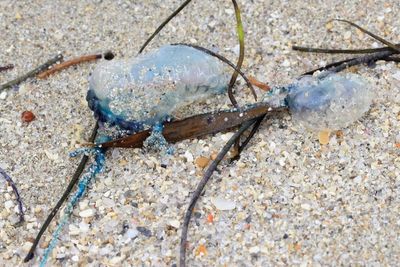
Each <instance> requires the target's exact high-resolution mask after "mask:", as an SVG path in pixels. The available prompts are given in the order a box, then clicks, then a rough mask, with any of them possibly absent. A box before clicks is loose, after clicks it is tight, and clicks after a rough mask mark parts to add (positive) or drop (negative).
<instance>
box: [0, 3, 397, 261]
mask: <svg viewBox="0 0 400 267" xmlns="http://www.w3.org/2000/svg"><path fill="white" fill-rule="evenodd" d="M181 2H183V1H177V0H167V1H161V0H154V1H105V0H104V1H102V0H93V1H86V0H85V1H49V0H40V1H11V0H0V51H1V52H0V66H3V65H7V64H14V65H15V68H14V69H13V70H10V71H5V72H0V84H3V83H5V82H7V81H9V80H11V79H14V78H16V77H17V76H19V75H21V74H23V73H25V72H27V71H29V70H31V69H32V68H34V67H36V66H38V65H40V64H42V63H44V62H45V61H47V60H48V59H50V58H52V57H54V56H55V55H56V54H57V53H62V54H63V55H64V58H65V59H70V58H73V57H77V56H80V55H86V54H93V53H102V52H105V51H107V50H111V51H113V52H114V53H115V55H116V58H120V59H122V58H132V57H135V56H136V55H137V52H138V50H139V48H140V46H141V45H142V44H143V42H144V41H145V40H146V39H147V37H148V36H149V35H150V34H151V33H152V32H153V31H154V30H155V29H156V27H157V26H158V25H159V24H160V23H161V22H162V20H163V19H164V18H166V17H167V16H168V15H169V14H170V13H172V12H173V10H174V9H175V8H177V7H178V6H179V4H180V3H181ZM238 2H239V6H240V8H241V11H242V20H243V24H244V30H245V43H246V50H245V56H246V58H245V61H244V66H243V68H242V70H243V71H244V72H245V73H247V74H249V75H252V76H254V77H256V78H257V79H258V80H260V81H263V82H266V83H268V84H269V85H270V86H282V85H285V84H289V83H290V82H292V81H293V80H294V79H295V78H296V77H298V76H299V75H301V74H302V73H304V72H306V71H309V70H312V69H314V68H316V67H320V66H324V65H326V64H328V63H330V62H333V61H338V60H342V59H344V58H347V57H349V56H348V55H347V56H346V55H326V54H311V53H300V52H295V51H292V50H291V47H292V46H293V45H302V46H311V47H324V48H371V47H374V48H375V47H381V46H382V44H380V43H379V42H378V41H376V40H374V39H372V38H371V37H369V36H367V35H366V34H364V33H362V32H361V31H359V30H357V29H355V28H352V27H351V26H349V25H347V24H344V23H340V22H335V21H334V22H328V21H329V20H330V19H334V18H341V19H347V20H350V21H352V22H355V23H357V24H359V25H361V26H363V27H365V28H366V29H368V30H370V31H371V32H373V33H375V34H377V35H379V36H382V37H383V38H385V39H387V40H389V41H391V42H393V43H399V42H400V22H399V19H398V11H399V10H400V2H399V1H395V0H392V1H372V0H365V1H355V0H346V1H338V0H333V1H329V3H328V2H322V1H297V0H295V1H270V0H265V1H264V0H254V1H238ZM305 2H307V3H305ZM235 25H236V23H235V14H234V10H233V7H232V4H231V1H227V0H226V1H211V0H204V1H199V0H193V3H190V4H189V5H188V7H187V8H186V9H184V10H183V11H182V13H181V14H179V15H178V17H176V18H175V19H174V20H172V21H171V23H170V24H168V25H167V27H166V28H165V29H164V30H163V31H162V32H161V33H160V35H158V36H157V37H156V38H155V39H154V41H153V42H152V43H151V44H150V46H149V47H148V48H146V50H145V51H150V50H152V49H155V48H157V47H160V46H161V45H163V44H169V43H179V42H185V43H192V44H196V45H201V46H204V47H207V48H210V49H213V51H217V52H219V53H221V54H222V55H224V56H225V57H227V58H229V59H230V60H232V61H233V62H236V59H237V57H238V52H239V45H238V42H237V36H236V26H235ZM95 64H96V63H85V64H81V65H78V66H75V67H71V68H68V69H67V70H64V71H62V72H59V73H57V74H54V75H52V76H50V77H49V78H47V79H43V80H39V79H29V80H27V81H25V82H23V83H21V84H20V85H19V86H17V87H15V88H13V89H9V90H6V91H5V92H0V167H1V168H3V169H4V170H5V171H6V172H7V173H8V174H9V175H10V176H11V177H12V178H13V179H14V181H15V183H16V185H17V187H18V189H19V192H20V195H21V198H22V200H23V204H24V207H25V209H26V210H25V222H24V223H23V224H22V225H17V224H16V223H17V222H18V207H17V203H16V201H15V197H14V195H13V192H12V189H11V187H10V186H8V185H7V183H6V182H5V181H4V180H3V179H0V266H37V265H38V264H39V263H40V259H41V258H42V255H43V253H44V250H45V248H46V247H47V246H48V244H49V242H50V240H51V235H52V232H53V231H54V229H55V228H56V225H57V222H58V220H59V215H57V216H56V217H55V220H54V221H53V222H52V224H51V226H50V228H49V230H48V231H46V233H45V234H44V236H43V237H42V240H41V242H40V244H39V246H38V248H37V250H36V255H35V258H34V259H33V260H32V261H31V262H29V263H27V264H24V263H23V258H24V257H25V255H26V253H27V252H28V250H29V248H30V246H31V245H32V242H33V240H34V238H35V236H36V234H37V233H38V231H39V229H40V226H41V225H42V224H43V222H44V220H45V219H46V217H47V215H48V214H49V213H50V211H51V209H52V207H53V206H54V205H55V203H56V202H57V200H58V199H59V197H60V196H61V195H62V193H63V191H64V188H65V187H66V186H67V184H68V182H69V180H70V179H71V176H72V174H73V173H74V170H75V169H76V167H77V164H78V163H79V160H80V158H79V157H78V158H71V157H70V156H69V152H71V151H74V150H75V149H76V148H79V147H80V146H81V144H84V143H86V142H87V140H88V137H89V135H90V131H91V129H92V127H93V125H94V123H95V118H94V117H93V113H92V111H91V110H90V109H89V108H88V106H87V102H86V100H85V97H86V93H87V90H88V77H89V75H90V73H91V71H92V70H93V68H94V67H95ZM349 71H351V72H353V73H357V74H359V75H361V76H362V77H363V79H365V80H366V81H368V83H370V84H371V86H372V87H373V88H374V92H375V98H374V101H373V105H372V107H371V109H370V111H369V112H368V113H367V114H365V116H363V117H362V118H361V119H360V120H357V121H356V122H355V123H353V124H351V125H350V126H348V127H347V128H344V129H342V133H343V134H342V135H333V136H332V137H331V139H330V142H329V144H328V145H321V144H320V143H319V142H318V138H317V135H316V133H313V132H309V131H306V130H304V129H303V128H302V127H300V126H299V125H298V124H297V123H296V121H294V120H292V117H291V116H290V114H282V115H281V116H278V117H274V118H271V119H269V120H268V121H264V122H263V124H262V126H261V128H260V130H259V132H258V133H257V134H256V136H255V138H254V139H253V140H252V141H251V142H250V144H249V146H248V147H247V148H246V149H245V150H244V151H243V153H242V156H241V158H240V160H239V161H236V162H234V163H232V164H229V163H228V162H227V161H224V162H223V163H222V164H221V166H220V167H219V168H218V171H217V172H216V173H215V174H214V176H213V178H212V179H211V181H210V183H209V184H208V185H207V187H206V190H205V193H204V195H203V196H202V197H201V199H200V200H199V202H198V204H197V206H196V208H195V212H194V216H193V219H192V221H191V225H190V228H189V238H188V242H189V245H188V253H187V264H188V266H330V265H342V266H396V265H398V263H399V262H400V131H399V130H400V85H399V84H400V65H399V64H398V63H393V62H383V61H378V62H377V63H376V65H375V66H373V67H372V68H369V67H367V66H364V65H361V66H357V67H355V68H352V69H351V70H349ZM235 91H236V95H237V97H238V99H239V103H240V104H241V105H243V104H245V103H251V102H254V100H253V98H252V96H251V93H250V91H249V90H248V89H247V88H246V87H245V84H244V82H243V80H240V81H239V83H238V85H237V86H236V87H235ZM257 93H258V94H259V95H260V96H261V94H262V92H261V91H257ZM216 107H217V108H226V107H229V100H228V98H227V97H226V96H220V97H217V98H216V99H214V100H212V101H211V100H210V101H206V102H204V103H202V104H201V105H197V106H194V107H193V108H192V107H191V108H190V112H191V113H201V112H205V111H210V110H213V109H215V108H216ZM27 110H29V111H32V112H33V113H34V114H35V116H36V119H35V120H33V121H32V122H30V123H25V122H22V121H21V114H22V112H24V111H27ZM231 135H232V133H219V134H215V135H210V136H205V137H202V138H199V139H194V140H185V141H183V142H179V143H177V144H174V145H173V146H174V148H175V153H174V154H173V156H171V157H170V158H169V161H168V162H167V164H166V166H161V155H160V153H158V152H148V151H143V150H141V149H112V150H110V151H108V152H107V156H106V169H105V171H104V172H103V173H101V174H100V175H98V177H97V178H96V180H95V182H94V183H92V184H91V185H90V189H89V190H88V193H87V194H86V196H85V197H84V198H83V200H82V201H80V202H79V205H77V207H76V208H75V210H74V213H73V215H72V217H71V219H70V221H69V223H68V224H67V225H66V226H65V227H64V230H63V231H62V233H61V235H60V238H59V239H60V240H59V242H58V245H57V246H56V248H55V249H54V250H53V252H52V254H51V256H50V258H49V261H48V264H47V266H176V265H177V264H178V258H179V240H180V233H181V225H182V219H183V215H184V212H185V211H186V209H187V206H188V203H189V200H190V195H191V192H193V190H194V189H195V187H196V185H197V183H198V182H199V180H200V179H201V178H202V175H203V173H204V169H203V168H201V167H200V166H199V164H198V162H199V161H198V159H199V158H207V159H208V158H210V157H212V156H213V155H215V154H216V153H218V151H219V149H221V147H222V146H223V145H224V143H225V142H226V141H227V140H228V139H229V137H230V136H231ZM218 200H219V201H220V200H226V201H227V203H228V204H229V205H230V206H231V207H233V208H232V209H230V210H220V209H218V207H216V205H215V203H216V201H218Z"/></svg>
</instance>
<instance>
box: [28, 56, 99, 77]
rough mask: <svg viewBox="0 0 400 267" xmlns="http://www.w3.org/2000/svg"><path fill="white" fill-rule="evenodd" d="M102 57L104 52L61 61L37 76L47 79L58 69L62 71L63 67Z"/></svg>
mask: <svg viewBox="0 0 400 267" xmlns="http://www.w3.org/2000/svg"><path fill="white" fill-rule="evenodd" d="M100 58H102V54H97V55H88V56H81V57H77V58H74V59H71V60H67V61H64V62H61V63H60V64H57V65H54V66H53V67H52V68H51V69H49V70H46V71H44V72H41V73H39V74H38V75H37V76H36V77H37V78H38V79H45V78H47V77H49V76H50V75H52V74H53V73H55V72H57V71H61V70H63V69H66V68H69V67H71V66H73V65H77V64H80V63H84V62H89V61H93V60H96V59H100Z"/></svg>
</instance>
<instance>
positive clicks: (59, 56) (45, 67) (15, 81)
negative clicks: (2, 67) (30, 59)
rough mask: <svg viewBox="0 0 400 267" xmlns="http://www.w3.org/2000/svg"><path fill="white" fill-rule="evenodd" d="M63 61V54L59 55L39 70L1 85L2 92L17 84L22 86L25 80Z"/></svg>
mask: <svg viewBox="0 0 400 267" xmlns="http://www.w3.org/2000/svg"><path fill="white" fill-rule="evenodd" d="M62 59H63V56H62V55H61V54H58V55H57V56H55V57H54V58H52V59H50V60H48V61H47V62H45V63H44V64H42V65H40V66H39V67H37V68H35V69H33V70H31V71H29V72H27V73H25V74H24V75H22V76H20V77H18V78H16V79H14V80H12V81H9V82H8V83H5V84H3V85H1V86H0V92H1V91H3V90H5V89H7V88H10V87H13V86H15V85H17V84H20V83H21V82H23V81H25V80H27V79H29V78H32V77H35V76H36V75H37V74H38V73H40V72H42V71H44V70H46V69H47V68H48V67H50V66H51V65H53V64H55V63H56V62H57V61H60V60H62Z"/></svg>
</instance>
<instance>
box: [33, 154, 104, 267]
mask: <svg viewBox="0 0 400 267" xmlns="http://www.w3.org/2000/svg"><path fill="white" fill-rule="evenodd" d="M82 153H89V154H92V155H94V162H93V163H92V164H91V165H90V166H89V169H88V171H87V172H86V173H85V174H84V175H83V176H82V178H81V180H80V181H79V183H78V189H77V191H76V192H75V194H74V195H73V196H72V197H71V198H70V201H69V202H68V204H67V206H66V207H65V210H64V215H63V216H62V218H61V220H60V222H59V224H58V226H57V228H56V230H55V231H54V233H53V236H52V240H51V242H50V244H49V246H48V247H47V249H46V251H45V252H44V255H43V258H42V261H41V262H40V266H41V267H44V266H45V265H46V262H47V260H48V258H49V255H50V253H51V252H52V250H53V249H54V247H55V246H56V245H57V241H58V237H59V235H60V233H61V231H62V229H63V227H64V225H65V224H67V222H68V220H69V218H70V217H71V214H72V211H73V209H74V207H75V205H76V203H78V201H79V200H80V199H81V198H82V196H83V195H84V194H85V192H86V189H87V187H88V185H89V183H90V182H91V181H92V180H93V179H94V178H95V177H96V175H97V174H99V173H100V172H102V171H103V169H104V165H105V151H104V150H103V149H100V148H89V149H87V148H84V149H78V150H77V151H74V152H72V153H70V155H71V157H76V156H77V155H79V154H82Z"/></svg>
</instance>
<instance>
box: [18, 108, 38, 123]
mask: <svg viewBox="0 0 400 267" xmlns="http://www.w3.org/2000/svg"><path fill="white" fill-rule="evenodd" d="M34 119H36V116H35V114H33V112H32V111H29V110H26V111H24V112H22V114H21V120H22V121H23V122H27V123H29V122H31V121H33V120H34Z"/></svg>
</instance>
